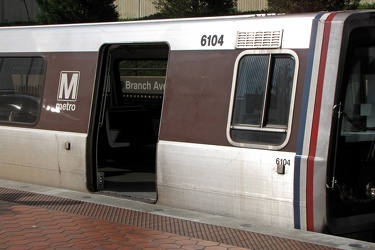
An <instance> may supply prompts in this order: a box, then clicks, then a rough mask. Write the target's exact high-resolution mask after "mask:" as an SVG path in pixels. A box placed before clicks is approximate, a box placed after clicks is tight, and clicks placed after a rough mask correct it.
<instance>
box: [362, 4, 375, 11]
mask: <svg viewBox="0 0 375 250" xmlns="http://www.w3.org/2000/svg"><path fill="white" fill-rule="evenodd" d="M358 9H362V10H370V9H375V3H361V4H360V5H359V7H358Z"/></svg>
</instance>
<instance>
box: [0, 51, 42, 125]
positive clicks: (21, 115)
mask: <svg viewBox="0 0 375 250" xmlns="http://www.w3.org/2000/svg"><path fill="white" fill-rule="evenodd" d="M44 71H45V70H44V60H43V59H42V58H37V57H31V58H26V57H22V58H10V57H3V58H0V121H1V122H11V123H25V124H34V123H36V121H37V119H38V117H39V112H40V100H41V95H42V89H43V83H44Z"/></svg>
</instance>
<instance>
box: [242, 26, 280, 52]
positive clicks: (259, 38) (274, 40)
mask: <svg viewBox="0 0 375 250" xmlns="http://www.w3.org/2000/svg"><path fill="white" fill-rule="evenodd" d="M282 36H283V31H282V30H278V31H254V32H251V31H250V32H238V34H237V47H236V48H238V49H243V48H281V39H282Z"/></svg>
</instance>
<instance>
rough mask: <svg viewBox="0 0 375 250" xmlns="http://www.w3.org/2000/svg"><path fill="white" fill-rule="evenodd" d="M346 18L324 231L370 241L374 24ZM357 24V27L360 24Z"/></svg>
mask: <svg viewBox="0 0 375 250" xmlns="http://www.w3.org/2000/svg"><path fill="white" fill-rule="evenodd" d="M358 15H362V16H360V17H363V18H362V19H361V21H359V20H360V18H353V19H352V20H348V21H346V23H347V26H346V29H344V35H343V37H344V38H348V40H347V41H345V42H343V48H342V51H343V53H342V58H341V59H342V60H341V61H342V62H343V70H342V71H340V72H342V78H341V79H340V80H339V83H340V84H341V85H339V86H338V88H337V90H338V95H337V97H338V98H337V99H338V100H337V101H336V105H335V106H334V109H333V111H334V117H333V124H334V126H333V130H332V134H333V136H332V138H331V153H332V155H331V158H330V159H331V160H330V166H329V169H328V183H327V198H328V229H329V230H330V232H331V233H333V234H335V235H341V236H345V237H349V238H356V239H361V240H366V241H372V242H375V23H374V19H373V16H374V15H373V13H372V15H369V14H368V13H367V14H366V13H362V14H358ZM360 25H362V26H360Z"/></svg>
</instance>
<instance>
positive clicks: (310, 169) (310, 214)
mask: <svg viewBox="0 0 375 250" xmlns="http://www.w3.org/2000/svg"><path fill="white" fill-rule="evenodd" d="M335 16H336V14H331V15H329V16H328V17H327V19H326V22H325V26H324V31H323V43H322V50H321V56H320V62H319V72H318V82H317V89H316V97H315V105H314V116H313V123H312V128H311V140H310V148H309V156H308V159H307V173H306V220H307V230H308V231H314V162H315V153H316V147H317V140H318V132H319V131H318V130H319V120H320V109H321V104H322V93H323V83H324V75H325V71H326V62H327V51H328V43H329V35H330V32H331V21H332V20H333V18H334V17H335Z"/></svg>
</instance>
